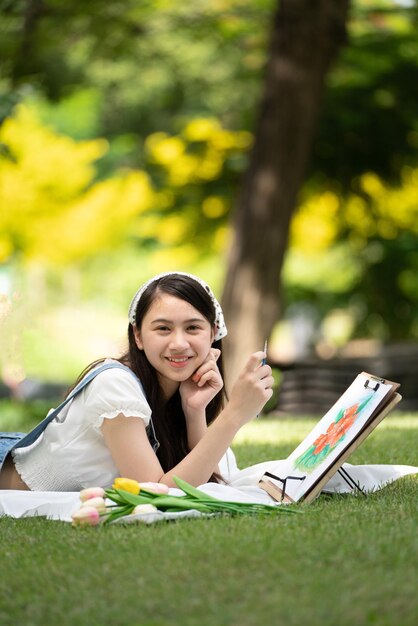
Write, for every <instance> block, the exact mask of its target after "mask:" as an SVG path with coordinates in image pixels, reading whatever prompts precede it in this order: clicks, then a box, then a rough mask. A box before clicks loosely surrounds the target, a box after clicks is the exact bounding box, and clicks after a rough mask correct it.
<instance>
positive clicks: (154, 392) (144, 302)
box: [83, 274, 226, 480]
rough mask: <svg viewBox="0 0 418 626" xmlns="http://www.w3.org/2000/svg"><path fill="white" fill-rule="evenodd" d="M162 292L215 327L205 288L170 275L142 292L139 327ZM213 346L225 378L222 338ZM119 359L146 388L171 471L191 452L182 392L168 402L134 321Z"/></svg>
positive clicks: (218, 400) (219, 404)
mask: <svg viewBox="0 0 418 626" xmlns="http://www.w3.org/2000/svg"><path fill="white" fill-rule="evenodd" d="M161 293H166V294H169V295H171V296H175V297H176V298H180V299H181V300H184V301H185V302H188V303H189V304H191V305H192V306H193V307H194V308H195V309H197V310H198V311H199V313H201V314H202V315H203V316H204V317H205V318H206V319H207V320H208V322H209V323H210V325H211V327H212V328H213V327H214V326H215V317H216V312H215V307H214V305H213V302H212V299H211V297H210V295H209V294H208V293H207V291H206V290H205V289H204V287H203V286H202V285H200V283H198V282H197V281H195V280H193V279H192V278H189V277H188V276H183V275H182V274H169V275H168V276H163V277H161V278H159V279H156V280H155V281H153V282H152V283H151V284H150V285H149V286H148V287H147V289H146V290H145V291H144V293H143V294H142V295H141V297H140V299H139V302H138V305H137V308H136V311H135V325H136V327H137V328H138V329H140V328H141V325H142V321H143V319H144V316H145V315H146V313H147V311H148V310H149V308H150V307H151V305H152V303H153V302H154V300H155V299H156V298H157V297H158V296H159V295H160V294H161ZM212 347H214V348H219V349H220V350H221V354H220V356H219V359H218V361H217V365H218V368H219V371H220V374H221V376H222V378H223V379H224V369H223V363H222V340H219V341H215V342H213V344H212ZM116 360H118V361H119V362H120V363H122V364H123V365H127V366H128V367H130V368H131V370H132V371H133V372H134V373H135V374H136V376H137V377H138V378H139V380H140V381H141V383H142V385H143V387H144V391H145V395H146V397H147V401H148V404H149V405H150V407H151V411H152V419H153V423H154V428H155V433H156V437H157V439H158V441H159V443H160V446H159V448H158V450H157V452H156V454H157V457H158V459H159V461H160V463H161V466H162V468H163V470H164V472H168V471H169V470H170V469H172V468H173V467H174V466H175V465H177V464H178V463H179V462H180V461H181V460H182V459H183V458H184V457H185V456H186V455H187V454H188V452H190V450H189V447H188V444H187V429H186V420H185V416H184V412H183V409H182V405H181V398H180V393H179V391H178V390H177V391H176V393H175V394H174V395H173V396H172V397H171V398H170V399H169V401H168V402H166V401H165V399H164V394H163V390H162V388H161V385H160V383H159V380H158V376H157V372H156V370H155V368H154V367H153V366H152V365H151V364H150V362H149V361H148V359H147V357H146V356H145V353H144V351H143V350H140V349H139V348H138V346H137V345H136V341H135V335H134V329H133V326H132V325H131V324H129V326H128V349H127V351H126V352H125V353H124V354H123V355H122V356H121V357H120V358H119V359H116ZM99 362H100V361H96V362H95V363H94V364H92V365H91V366H89V368H88V370H89V369H91V367H93V366H95V365H97V364H98V363H99ZM85 373H86V371H85V372H83V375H85ZM224 389H225V387H224V388H223V389H222V390H221V391H220V392H219V393H218V394H217V395H216V396H215V397H214V398H213V399H212V400H211V402H210V403H209V404H208V406H207V407H206V421H207V424H210V423H211V422H212V421H213V420H214V419H215V418H216V417H217V415H218V414H219V413H220V411H221V410H222V408H223V406H224V403H225V399H226V394H225V391H224ZM218 479H219V476H218V475H216V474H214V475H213V476H212V480H218Z"/></svg>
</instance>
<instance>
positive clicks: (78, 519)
mask: <svg viewBox="0 0 418 626" xmlns="http://www.w3.org/2000/svg"><path fill="white" fill-rule="evenodd" d="M71 517H72V520H73V526H97V524H98V523H99V522H100V513H99V511H98V510H97V509H95V508H94V506H82V507H81V509H78V511H75V512H74V513H73V514H72V515H71Z"/></svg>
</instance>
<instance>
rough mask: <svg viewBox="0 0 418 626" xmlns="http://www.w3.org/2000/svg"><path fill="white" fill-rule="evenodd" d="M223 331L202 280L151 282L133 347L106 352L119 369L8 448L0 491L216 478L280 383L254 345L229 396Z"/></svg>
mask: <svg viewBox="0 0 418 626" xmlns="http://www.w3.org/2000/svg"><path fill="white" fill-rule="evenodd" d="M226 333H227V331H226V327H225V323H224V319H223V314H222V310H221V307H220V305H219V303H218V302H217V300H216V298H215V296H214V295H213V293H212V291H211V290H210V288H209V287H208V286H207V285H206V284H205V283H204V282H203V281H202V280H201V279H200V278H198V277H196V276H193V275H191V274H185V273H182V272H178V273H166V274H160V275H158V276H156V277H154V278H153V279H151V280H150V281H148V282H147V283H146V284H145V285H143V286H142V287H141V288H140V289H139V290H138V291H137V293H136V294H135V296H134V298H133V300H132V302H131V305H130V309H129V327H128V341H129V346H128V350H127V352H126V354H124V355H123V356H122V357H121V358H120V359H117V360H112V359H107V360H106V361H105V363H106V364H107V365H109V366H110V365H112V364H113V365H115V367H109V369H107V370H105V371H100V373H98V374H97V376H96V377H95V378H94V379H93V380H92V381H91V382H89V383H88V385H87V386H85V387H84V388H83V390H82V391H80V392H79V393H78V394H77V395H76V396H75V397H74V399H72V400H71V402H70V403H69V404H68V405H67V406H66V407H65V408H63V409H62V410H61V411H60V412H59V414H58V416H57V417H56V418H55V419H54V420H53V421H52V422H50V423H49V424H48V426H47V427H46V429H45V430H44V431H43V433H41V434H40V435H39V437H37V438H36V440H35V441H34V442H33V443H32V444H31V445H29V446H25V447H20V448H15V449H13V450H10V448H11V446H9V448H7V446H3V448H4V449H3V455H2V457H0V461H1V460H2V458H3V459H4V458H6V460H5V462H4V464H3V468H2V470H1V472H0V489H30V490H36V491H77V490H79V489H82V488H85V487H89V486H99V485H100V486H102V487H108V486H110V485H111V484H112V483H113V480H114V478H116V477H117V476H125V477H128V478H133V479H136V480H138V481H140V482H147V481H151V482H162V483H165V484H166V485H168V486H174V482H173V478H172V477H173V476H174V475H175V476H180V477H181V478H183V479H184V480H186V481H187V482H189V483H191V484H193V485H199V484H202V483H205V482H207V481H209V480H211V479H212V480H217V478H218V477H219V474H222V472H223V471H224V468H225V460H226V458H227V454H228V449H229V445H230V443H231V441H232V440H233V438H234V436H235V434H236V433H237V431H238V430H239V429H240V428H241V426H243V424H245V423H246V422H248V421H250V420H251V419H253V418H254V417H255V416H256V415H257V414H258V413H259V412H260V411H261V409H262V408H263V406H264V405H265V403H266V402H267V401H268V400H269V398H270V397H271V395H272V385H273V377H272V375H271V369H270V367H269V366H268V365H263V364H262V360H263V358H264V357H265V354H264V352H261V351H260V352H256V353H254V354H252V355H251V356H250V358H249V359H248V361H247V363H246V365H245V366H244V368H243V370H242V371H241V373H240V375H239V377H238V380H237V382H236V383H235V385H234V386H233V388H232V391H231V394H230V398H229V401H228V402H226V401H225V395H224V391H223V369H222V352H221V344H222V338H223V337H224V336H225V335H226ZM102 363H103V361H98V362H95V363H93V364H92V365H91V366H90V367H89V368H88V369H87V370H86V371H85V372H84V373H83V375H82V376H81V377H80V379H79V381H77V384H79V383H80V381H82V380H83V378H84V377H85V376H86V374H88V373H89V372H91V371H95V370H96V369H98V368H99V367H100V366H101V365H102ZM229 452H230V451H229Z"/></svg>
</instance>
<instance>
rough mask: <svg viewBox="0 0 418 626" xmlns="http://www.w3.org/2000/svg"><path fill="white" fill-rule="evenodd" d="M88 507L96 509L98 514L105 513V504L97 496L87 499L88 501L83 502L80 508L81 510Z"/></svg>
mask: <svg viewBox="0 0 418 626" xmlns="http://www.w3.org/2000/svg"><path fill="white" fill-rule="evenodd" d="M88 506H92V507H93V508H95V509H97V510H98V511H99V513H104V512H105V511H106V502H105V501H104V498H100V497H99V496H98V497H97V498H89V499H88V500H85V501H84V502H83V503H82V505H81V508H82V509H83V508H86V507H88Z"/></svg>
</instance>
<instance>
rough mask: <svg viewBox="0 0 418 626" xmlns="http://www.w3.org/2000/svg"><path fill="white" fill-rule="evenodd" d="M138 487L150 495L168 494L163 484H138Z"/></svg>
mask: <svg viewBox="0 0 418 626" xmlns="http://www.w3.org/2000/svg"><path fill="white" fill-rule="evenodd" d="M139 486H140V487H141V489H146V490H147V491H152V493H168V487H167V485H164V483H139Z"/></svg>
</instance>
